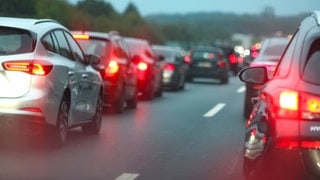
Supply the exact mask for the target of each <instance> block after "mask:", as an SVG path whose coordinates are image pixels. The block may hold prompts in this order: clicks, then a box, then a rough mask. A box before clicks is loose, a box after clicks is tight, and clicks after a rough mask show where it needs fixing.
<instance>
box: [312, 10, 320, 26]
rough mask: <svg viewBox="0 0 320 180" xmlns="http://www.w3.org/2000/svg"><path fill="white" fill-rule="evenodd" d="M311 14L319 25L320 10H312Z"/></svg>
mask: <svg viewBox="0 0 320 180" xmlns="http://www.w3.org/2000/svg"><path fill="white" fill-rule="evenodd" d="M311 16H313V17H315V18H316V21H317V24H318V25H320V11H313V12H312V14H311Z"/></svg>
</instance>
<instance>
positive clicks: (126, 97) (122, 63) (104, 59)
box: [72, 31, 138, 113]
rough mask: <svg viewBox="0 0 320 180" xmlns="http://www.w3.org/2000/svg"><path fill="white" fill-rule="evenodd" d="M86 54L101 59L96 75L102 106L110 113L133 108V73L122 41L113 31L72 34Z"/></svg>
mask: <svg viewBox="0 0 320 180" xmlns="http://www.w3.org/2000/svg"><path fill="white" fill-rule="evenodd" d="M72 33H73V36H74V38H75V39H76V40H77V41H78V43H79V44H80V46H81V47H82V49H84V51H85V52H86V53H91V54H96V55H97V56H99V57H101V62H100V73H101V76H102V78H103V81H104V87H105V88H104V89H105V92H104V105H105V106H106V107H109V108H111V110H112V112H115V113H122V112H123V111H124V110H125V108H126V107H127V108H133V109H134V108H136V106H137V103H138V90H137V70H136V68H135V65H134V64H133V63H132V61H131V59H130V58H129V56H128V50H127V47H126V44H125V43H124V41H123V38H122V37H121V36H120V35H118V34H116V33H115V32H110V33H104V32H89V31H86V32H81V31H73V32H72Z"/></svg>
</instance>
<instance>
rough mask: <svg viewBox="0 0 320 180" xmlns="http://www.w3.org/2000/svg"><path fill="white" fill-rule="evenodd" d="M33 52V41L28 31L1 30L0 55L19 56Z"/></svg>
mask: <svg viewBox="0 0 320 180" xmlns="http://www.w3.org/2000/svg"><path fill="white" fill-rule="evenodd" d="M32 51H33V39H32V37H31V35H30V33H29V32H28V31H24V30H20V29H13V28H0V54H19V53H26V52H32Z"/></svg>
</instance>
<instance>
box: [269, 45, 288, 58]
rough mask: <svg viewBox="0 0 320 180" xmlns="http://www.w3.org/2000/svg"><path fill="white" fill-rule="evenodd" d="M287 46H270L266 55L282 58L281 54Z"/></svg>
mask: <svg viewBox="0 0 320 180" xmlns="http://www.w3.org/2000/svg"><path fill="white" fill-rule="evenodd" d="M286 45H287V44H277V45H273V46H269V47H268V48H267V49H266V51H265V53H264V54H265V55H269V56H278V57H280V56H281V54H282V53H283V51H284V49H285V48H286Z"/></svg>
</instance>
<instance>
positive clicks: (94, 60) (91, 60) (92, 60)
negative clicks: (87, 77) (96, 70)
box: [85, 54, 101, 65]
mask: <svg viewBox="0 0 320 180" xmlns="http://www.w3.org/2000/svg"><path fill="white" fill-rule="evenodd" d="M85 58H86V59H85V61H86V63H87V64H89V65H98V64H99V63H100V60H101V59H100V57H98V56H96V55H93V54H89V55H86V57H85Z"/></svg>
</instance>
